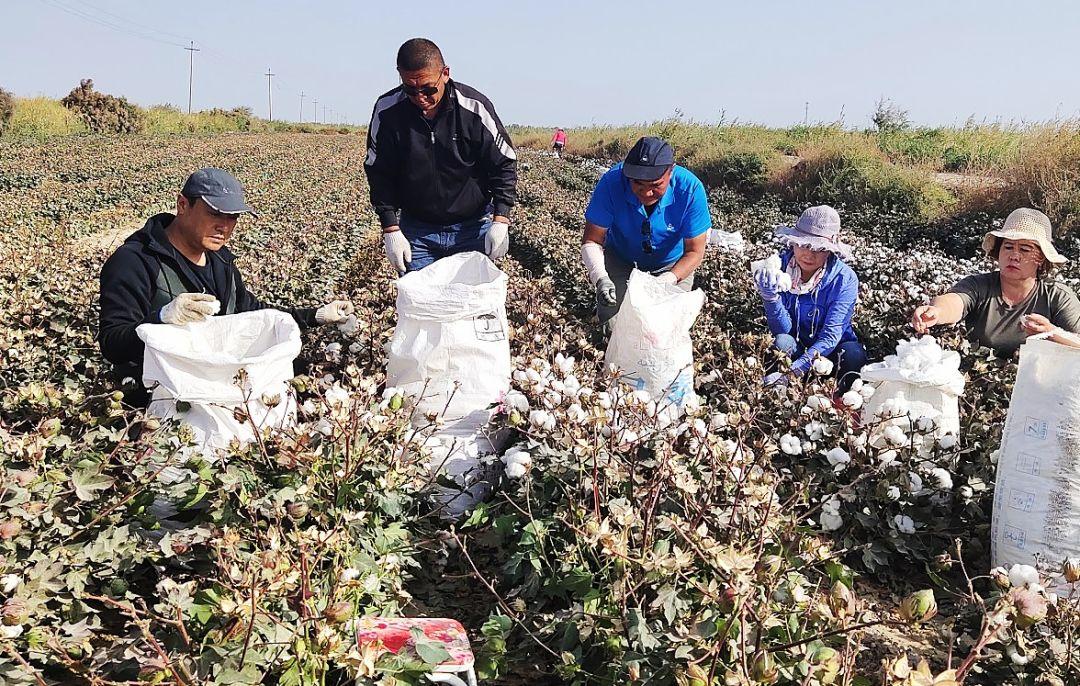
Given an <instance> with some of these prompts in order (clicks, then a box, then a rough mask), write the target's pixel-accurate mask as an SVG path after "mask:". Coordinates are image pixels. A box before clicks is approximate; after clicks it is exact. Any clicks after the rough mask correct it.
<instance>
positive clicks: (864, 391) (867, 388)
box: [859, 383, 877, 400]
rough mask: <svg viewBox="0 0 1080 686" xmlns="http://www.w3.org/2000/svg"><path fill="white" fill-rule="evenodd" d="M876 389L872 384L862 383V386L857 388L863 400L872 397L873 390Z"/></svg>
mask: <svg viewBox="0 0 1080 686" xmlns="http://www.w3.org/2000/svg"><path fill="white" fill-rule="evenodd" d="M876 390H877V389H876V388H874V387H873V386H872V385H870V384H868V383H864V384H863V385H862V388H860V389H859V395H861V396H862V397H863V399H864V400H869V399H870V398H873V397H874V391H876Z"/></svg>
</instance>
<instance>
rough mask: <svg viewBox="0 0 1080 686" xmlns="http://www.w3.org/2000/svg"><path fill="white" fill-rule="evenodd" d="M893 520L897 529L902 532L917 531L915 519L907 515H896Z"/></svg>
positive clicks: (910, 532)
mask: <svg viewBox="0 0 1080 686" xmlns="http://www.w3.org/2000/svg"><path fill="white" fill-rule="evenodd" d="M893 522H894V523H895V524H896V528H897V530H899V531H900V533H902V534H913V533H915V520H913V519H912V518H911V517H908V516H907V515H896V516H895V517H893Z"/></svg>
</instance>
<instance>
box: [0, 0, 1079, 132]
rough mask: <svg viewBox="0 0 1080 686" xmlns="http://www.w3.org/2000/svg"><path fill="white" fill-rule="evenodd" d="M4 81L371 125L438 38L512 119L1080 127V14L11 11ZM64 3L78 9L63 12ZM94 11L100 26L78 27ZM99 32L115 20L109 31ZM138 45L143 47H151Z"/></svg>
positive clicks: (607, 9) (233, 4) (545, 7)
mask: <svg viewBox="0 0 1080 686" xmlns="http://www.w3.org/2000/svg"><path fill="white" fill-rule="evenodd" d="M0 5H2V8H0V19H2V21H0V24H2V26H3V32H2V38H0V86H3V87H5V88H7V89H8V90H12V91H14V92H15V93H16V94H17V95H20V96H30V95H41V94H44V95H49V96H54V97H60V96H63V95H64V94H66V93H67V91H68V90H70V89H71V88H72V87H73V86H74V85H76V84H77V83H78V81H79V79H80V78H84V77H91V78H93V79H94V82H95V84H96V85H97V87H98V88H99V89H100V90H103V91H106V92H109V93H114V94H117V95H125V96H127V97H128V98H129V99H130V100H133V101H135V102H137V103H139V104H141V105H153V104H157V103H164V102H169V103H173V104H176V105H181V106H186V104H187V77H188V53H187V52H185V51H184V50H183V49H182V47H181V46H186V45H187V44H188V40H194V41H195V44H196V47H200V48H202V52H199V53H196V55H195V88H194V107H195V108H196V109H204V108H209V107H215V106H217V107H233V106H236V105H247V106H250V107H252V108H253V109H254V110H255V112H256V113H258V114H261V115H262V116H265V115H266V111H267V95H266V81H267V80H266V78H265V77H264V76H263V74H264V73H265V71H266V69H267V67H272V68H273V71H274V73H275V74H276V75H277V76H276V77H275V78H274V114H275V118H276V119H281V118H285V119H290V120H295V119H297V118H298V116H299V114H300V113H299V106H300V91H301V90H303V91H304V92H305V93H306V94H307V97H306V100H305V119H310V118H311V116H312V109H311V106H312V100H313V98H318V100H319V109H320V113H319V117H320V120H321V119H322V118H323V113H322V108H323V106H324V105H327V106H329V107H330V108H332V109H333V112H334V115H333V120H334V121H336V120H337V119H338V118H339V117H340V116H341V115H345V114H347V116H348V118H349V120H351V121H354V122H366V120H367V118H368V117H369V116H370V112H371V107H372V104H373V102H374V99H375V97H376V96H377V95H379V94H380V93H382V92H384V91H386V90H389V89H390V88H392V87H393V86H394V85H395V84H396V83H397V78H396V73H395V71H394V53H395V51H396V49H397V46H398V45H399V44H400V43H401V42H402V41H403V40H405V39H407V38H411V37H413V36H426V37H429V38H431V39H433V40H434V41H435V42H436V43H438V44H439V45H440V46H441V47H442V49H443V53H444V55H445V56H446V61H447V63H448V64H449V65H450V67H451V72H452V76H454V77H455V78H457V79H459V80H461V81H463V82H465V83H468V84H470V85H472V86H475V87H477V88H479V89H480V90H481V91H483V92H484V93H486V94H487V95H488V96H489V97H490V98H491V99H492V100H493V101H494V103H495V106H496V109H497V110H498V111H499V113H500V116H501V117H502V118H503V120H504V121H505V122H507V123H522V124H539V125H562V126H572V125H580V124H604V123H607V124H622V123H635V122H645V121H652V120H656V119H659V118H662V117H665V116H668V115H671V114H672V113H674V112H675V110H676V109H678V110H680V111H682V112H683V113H684V114H685V115H686V116H687V117H690V118H693V119H695V120H700V121H710V122H715V121H717V120H718V119H719V118H720V113H721V111H723V112H725V113H726V118H727V120H728V121H730V120H732V119H737V120H739V121H742V122H756V123H764V124H769V125H788V124H793V123H798V122H801V121H802V120H803V116H804V103H807V102H809V118H810V120H811V121H822V120H824V121H832V120H835V119H836V118H837V117H838V116H839V114H840V112H841V108H844V119H845V123H846V124H847V125H848V126H852V127H863V126H867V125H868V124H869V115H870V113H871V112H872V110H873V107H874V103H875V101H876V100H877V99H878V98H879V97H880V96H886V97H888V98H891V99H892V100H894V101H895V102H896V103H898V104H899V105H901V106H902V107H904V108H906V109H908V110H909V111H910V114H911V117H912V119H913V120H914V121H916V122H918V123H924V124H956V123H963V121H964V120H965V119H967V118H968V117H969V116H974V117H975V118H976V119H977V120H987V121H997V120H1000V121H1005V122H1010V121H1026V122H1030V121H1039V120H1045V119H1049V118H1058V117H1077V116H1080V3H1076V2H1068V1H1064V0H1063V1H1055V2H1039V1H1032V2H1006V1H1004V0H988V1H985V2H976V1H975V0H936V1H932V2H930V1H923V0H918V1H907V2H904V1H901V2H895V1H893V2H874V1H870V0H862V1H857V0H844V1H835V2H834V1H829V0H817V1H806V0H802V1H788V0H785V1H769V0H758V1H757V2H753V1H751V0H745V1H742V2H733V3H723V2H706V1H704V0H682V1H681V2H663V1H662V0H653V1H651V2H639V1H638V0H618V1H616V0H610V1H608V0H605V1H602V2H598V1H594V2H590V1H589V0H576V1H573V2H571V1H568V0H547V1H545V2H513V1H511V0H505V1H499V2H496V1H493V0H482V1H481V0H477V1H470V0H459V1H458V2H448V1H447V0H440V1H438V2H430V1H427V0H416V1H414V2H394V1H393V0H391V1H390V2H360V1H355V2H346V1H344V0H336V1H334V2H330V1H321V2H319V1H312V2H298V1H295V0H294V1H285V0H263V1H260V2H256V1H255V0H231V1H227V0H214V1H207V0H188V1H187V2H183V3H180V2H162V1H160V0H2V2H0ZM65 9H66V10H67V11H65ZM75 14H81V15H86V16H89V17H91V18H93V19H95V20H96V21H97V22H99V23H95V21H91V20H89V19H86V18H83V17H79V16H74V15H75ZM100 22H104V23H109V24H113V25H115V26H119V27H122V28H123V29H124V30H123V31H117V30H113V29H111V28H108V27H106V26H103V25H101V23H100ZM133 34H144V35H149V36H151V37H153V38H154V39H155V40H147V39H144V38H141V37H139V36H137V35H133Z"/></svg>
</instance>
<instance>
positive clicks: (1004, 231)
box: [982, 207, 1068, 264]
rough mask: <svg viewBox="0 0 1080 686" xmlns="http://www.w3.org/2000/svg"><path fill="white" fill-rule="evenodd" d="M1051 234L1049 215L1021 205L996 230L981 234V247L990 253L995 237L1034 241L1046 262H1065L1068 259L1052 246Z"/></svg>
mask: <svg viewBox="0 0 1080 686" xmlns="http://www.w3.org/2000/svg"><path fill="white" fill-rule="evenodd" d="M1053 236H1054V229H1053V227H1052V226H1051V225H1050V218H1049V217H1047V216H1046V215H1045V214H1043V213H1042V212H1040V211H1038V210H1033V209H1031V208H1030V207H1021V208H1020V209H1018V210H1013V211H1012V213H1011V214H1009V216H1008V217H1007V218H1006V219H1005V226H1003V227H1001V228H1000V229H998V230H997V231H988V232H987V234H986V235H985V236H983V241H982V247H983V252H985V253H986V254H987V255H990V252H991V251H992V250H993V249H994V243H995V242H996V241H995V240H994V239H995V238H1001V239H1004V240H1007V241H1035V242H1036V243H1038V244H1039V249H1041V250H1042V254H1043V257H1045V258H1046V261H1047V262H1049V263H1051V264H1065V263H1066V262H1068V260H1067V259H1065V256H1064V255H1062V254H1061V253H1059V252H1058V251H1057V248H1055V247H1054V241H1053ZM991 257H993V255H991Z"/></svg>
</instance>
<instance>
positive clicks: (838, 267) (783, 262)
mask: <svg viewBox="0 0 1080 686" xmlns="http://www.w3.org/2000/svg"><path fill="white" fill-rule="evenodd" d="M793 259H795V251H794V250H792V249H791V248H787V249H785V250H784V252H783V253H782V254H781V255H780V268H781V269H783V270H785V271H786V270H787V266H788V264H789V263H790V262H791V260H793ZM843 264H844V263H843V261H842V260H841V259H840V256H839V255H836V254H831V255H829V259H828V261H826V262H825V266H824V267H822V269H824V270H825V275H824V276H822V277H821V281H820V282H819V283H818V285H817V288H815V289H814V290H815V291H820V290H821V289H822V288H825V287H826V286H828V285H829V284H831V283H832V282H833V281H835V280H836V279H837V278H839V276H840V272H841V271H842V270H843V266H842V265H843ZM803 295H806V294H805V293H804V294H803Z"/></svg>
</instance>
